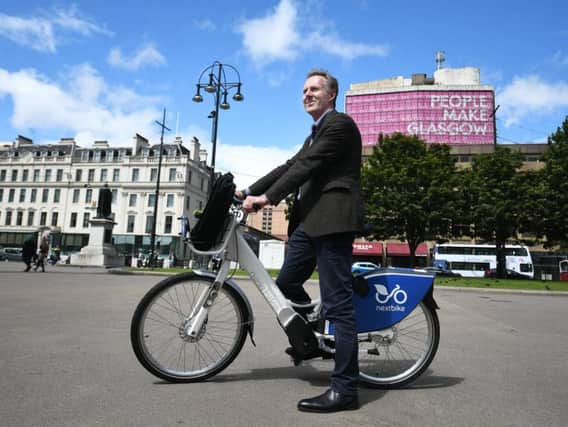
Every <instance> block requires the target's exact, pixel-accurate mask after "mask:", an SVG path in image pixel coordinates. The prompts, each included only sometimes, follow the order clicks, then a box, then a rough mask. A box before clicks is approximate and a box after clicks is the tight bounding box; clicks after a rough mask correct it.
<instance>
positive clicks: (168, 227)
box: [164, 215, 173, 234]
mask: <svg viewBox="0 0 568 427" xmlns="http://www.w3.org/2000/svg"><path fill="white" fill-rule="evenodd" d="M172 218H173V217H172V216H171V215H166V222H165V224H164V233H166V234H170V233H171V232H172Z"/></svg>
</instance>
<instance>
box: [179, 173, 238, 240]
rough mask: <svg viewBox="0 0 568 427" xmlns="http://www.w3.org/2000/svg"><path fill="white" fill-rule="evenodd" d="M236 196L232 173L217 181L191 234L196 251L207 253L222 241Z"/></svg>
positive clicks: (222, 176)
mask: <svg viewBox="0 0 568 427" xmlns="http://www.w3.org/2000/svg"><path fill="white" fill-rule="evenodd" d="M234 195H235V184H234V183H233V175H232V174H231V173H229V172H227V173H226V174H224V175H221V176H220V177H219V178H217V179H216V180H215V183H214V184H213V188H212V189H211V193H210V194H209V199H207V204H206V205H205V209H204V210H203V213H202V214H201V216H200V217H199V220H198V221H197V224H195V227H193V229H192V230H191V233H190V239H191V243H192V244H193V246H194V247H195V249H197V250H199V251H207V250H209V249H211V248H212V247H213V246H215V245H216V244H217V243H219V242H220V241H221V239H222V237H223V232H224V231H225V226H226V223H227V219H228V217H229V207H230V206H231V202H232V201H233V197H234Z"/></svg>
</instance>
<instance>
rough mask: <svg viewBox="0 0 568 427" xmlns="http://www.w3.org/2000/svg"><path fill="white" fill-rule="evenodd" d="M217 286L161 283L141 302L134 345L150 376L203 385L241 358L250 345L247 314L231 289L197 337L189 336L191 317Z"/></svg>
mask: <svg viewBox="0 0 568 427" xmlns="http://www.w3.org/2000/svg"><path fill="white" fill-rule="evenodd" d="M212 284H213V279H212V278H209V277H201V276H196V275H194V274H192V273H189V274H181V275H177V276H173V277H170V278H168V279H165V280H163V281H162V282H160V283H158V284H157V285H156V286H154V287H153V288H152V289H151V290H150V291H149V292H148V293H147V294H146V295H145V296H144V298H143V299H142V301H140V304H139V305H138V307H137V308H136V311H135V312H134V316H133V318H132V324H131V328H130V339H131V342H132V348H133V349H134V353H135V354H136V357H137V358H138V360H139V361H140V363H141V364H142V366H144V367H145V368H146V369H147V370H148V371H149V372H151V373H152V374H154V375H156V376H157V377H159V378H162V379H164V380H166V381H169V382H195V381H202V380H205V379H207V378H209V377H212V376H213V375H216V374H218V373H219V372H221V371H222V370H223V369H225V368H226V367H227V366H229V364H230V363H231V362H232V361H233V360H234V359H235V357H237V355H238V354H239V352H240V351H241V348H242V347H243V344H244V342H245V339H246V333H247V328H246V321H247V311H246V310H247V309H246V307H245V305H244V302H243V300H242V297H241V296H240V295H239V294H238V293H237V292H236V291H235V290H234V289H233V288H231V287H230V286H228V285H223V286H222V287H221V289H220V290H219V294H218V296H217V298H216V299H215V302H214V303H213V304H212V305H211V307H210V308H209V311H208V314H207V318H206V319H205V321H204V322H203V326H202V328H201V329H200V330H199V331H198V334H197V336H196V337H189V336H188V335H187V333H186V329H187V325H188V324H189V322H191V321H192V318H191V317H190V314H191V313H192V312H193V311H194V308H195V306H196V304H197V303H198V300H199V298H200V296H201V295H203V293H204V292H206V291H207V290H208V289H209V288H210V287H211V285H212ZM195 311H196V312H197V311H198V310H195Z"/></svg>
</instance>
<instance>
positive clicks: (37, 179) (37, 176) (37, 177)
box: [33, 169, 39, 182]
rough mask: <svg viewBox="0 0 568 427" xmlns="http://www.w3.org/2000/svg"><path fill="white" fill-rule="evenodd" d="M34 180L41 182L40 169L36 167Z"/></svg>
mask: <svg viewBox="0 0 568 427" xmlns="http://www.w3.org/2000/svg"><path fill="white" fill-rule="evenodd" d="M33 182H39V169H34V177H33Z"/></svg>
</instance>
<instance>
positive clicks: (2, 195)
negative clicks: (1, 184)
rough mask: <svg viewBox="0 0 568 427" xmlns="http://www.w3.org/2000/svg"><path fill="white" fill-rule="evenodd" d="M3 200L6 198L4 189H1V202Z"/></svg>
mask: <svg viewBox="0 0 568 427" xmlns="http://www.w3.org/2000/svg"><path fill="white" fill-rule="evenodd" d="M3 198H4V189H3V188H0V202H1V201H2V199H3Z"/></svg>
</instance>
